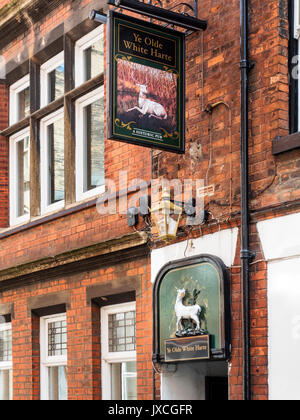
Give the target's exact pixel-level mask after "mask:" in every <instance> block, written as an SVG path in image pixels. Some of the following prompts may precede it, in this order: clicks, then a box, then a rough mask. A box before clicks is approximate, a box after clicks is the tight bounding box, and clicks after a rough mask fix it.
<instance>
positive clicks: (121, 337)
mask: <svg viewBox="0 0 300 420" xmlns="http://www.w3.org/2000/svg"><path fill="white" fill-rule="evenodd" d="M108 331H109V351H110V352H118V351H134V350H135V342H136V339H135V311H130V312H121V313H118V314H110V315H109V316H108Z"/></svg>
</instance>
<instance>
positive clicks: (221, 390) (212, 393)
mask: <svg viewBox="0 0 300 420" xmlns="http://www.w3.org/2000/svg"><path fill="white" fill-rule="evenodd" d="M205 399H206V401H227V400H228V378H221V377H211V376H206V377H205Z"/></svg>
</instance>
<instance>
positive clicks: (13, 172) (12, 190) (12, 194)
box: [9, 127, 31, 226]
mask: <svg viewBox="0 0 300 420" xmlns="http://www.w3.org/2000/svg"><path fill="white" fill-rule="evenodd" d="M26 137H29V152H28V153H29V162H30V129H29V127H27V128H25V129H24V130H22V131H19V132H18V133H16V134H14V135H13V136H11V137H10V138H9V162H10V164H9V202H10V205H9V208H10V211H9V213H10V215H9V218H10V226H14V225H19V224H22V223H26V222H28V221H29V220H30V209H29V214H24V215H23V216H19V217H17V216H16V209H17V192H18V191H17V184H16V180H17V159H16V156H17V147H16V146H17V143H18V142H19V141H22V140H24V138H26ZM30 170H31V168H30V163H29V171H30ZM29 206H30V202H29Z"/></svg>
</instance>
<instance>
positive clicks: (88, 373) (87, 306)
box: [0, 258, 152, 400]
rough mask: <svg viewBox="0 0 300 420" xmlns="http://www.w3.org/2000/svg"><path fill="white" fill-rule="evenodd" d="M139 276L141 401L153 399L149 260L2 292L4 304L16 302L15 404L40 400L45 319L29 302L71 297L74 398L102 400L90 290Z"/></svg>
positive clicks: (69, 320)
mask: <svg viewBox="0 0 300 420" xmlns="http://www.w3.org/2000/svg"><path fill="white" fill-rule="evenodd" d="M132 276H139V277H140V279H141V293H140V294H139V295H138V296H137V298H136V334H137V345H136V346H137V347H136V350H137V370H138V398H139V399H142V400H146V399H152V362H151V359H152V306H151V305H152V286H151V282H150V265H149V260H148V259H144V258H142V259H140V260H139V261H132V262H128V263H122V264H118V263H116V264H115V265H114V266H113V267H104V268H102V269H99V270H95V271H94V272H87V273H86V272H84V273H82V274H75V275H72V276H71V275H70V276H68V277H64V278H58V279H56V280H52V281H47V280H46V279H45V281H43V282H40V283H38V284H34V285H30V286H26V287H20V288H18V289H15V290H10V291H6V292H3V293H1V297H0V302H1V303H9V302H13V303H14V319H13V320H12V336H13V366H14V371H13V381H14V382H13V383H14V399H16V400H20V399H25V400H31V399H39V395H40V391H39V390H40V380H39V363H40V359H39V317H38V316H36V315H34V314H31V313H30V310H28V299H30V298H32V297H38V296H45V295H47V294H49V293H58V292H61V291H69V292H70V302H71V303H70V308H69V309H67V327H68V386H69V388H68V393H69V399H71V400H72V399H76V400H78V399H100V398H101V351H100V350H101V349H100V308H99V307H97V306H95V305H94V304H91V302H87V297H86V289H87V287H89V286H91V285H96V284H97V285H101V284H103V285H105V284H107V283H108V282H112V281H114V280H117V279H119V278H124V277H132Z"/></svg>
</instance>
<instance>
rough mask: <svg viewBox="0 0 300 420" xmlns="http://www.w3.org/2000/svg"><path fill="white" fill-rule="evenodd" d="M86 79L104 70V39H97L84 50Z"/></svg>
mask: <svg viewBox="0 0 300 420" xmlns="http://www.w3.org/2000/svg"><path fill="white" fill-rule="evenodd" d="M83 57H84V81H86V80H89V79H91V78H93V77H95V76H97V74H100V73H103V71H104V45H103V40H99V41H96V42H95V43H94V44H93V45H91V46H90V47H89V48H87V49H85V50H84V52H83Z"/></svg>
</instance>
